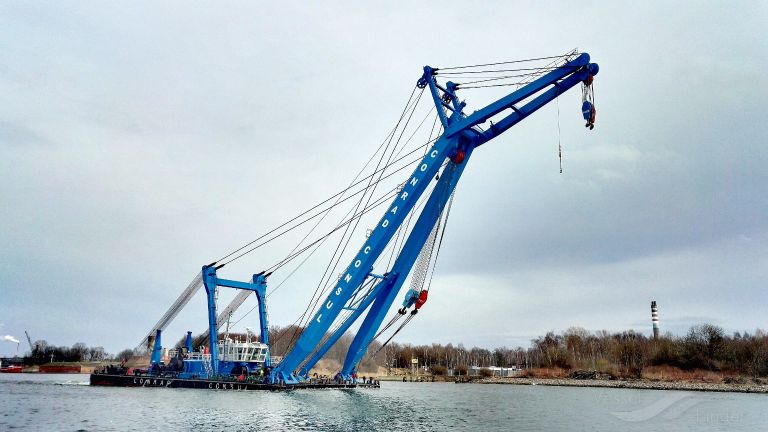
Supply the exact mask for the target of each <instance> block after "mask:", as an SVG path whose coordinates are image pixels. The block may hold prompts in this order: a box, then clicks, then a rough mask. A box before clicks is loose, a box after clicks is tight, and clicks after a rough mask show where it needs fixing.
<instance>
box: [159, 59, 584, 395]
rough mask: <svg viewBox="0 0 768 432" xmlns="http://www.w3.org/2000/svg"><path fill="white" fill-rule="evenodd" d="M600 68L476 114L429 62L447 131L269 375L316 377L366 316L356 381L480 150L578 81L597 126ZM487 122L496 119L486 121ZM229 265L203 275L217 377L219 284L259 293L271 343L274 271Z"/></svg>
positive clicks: (426, 83)
mask: <svg viewBox="0 0 768 432" xmlns="http://www.w3.org/2000/svg"><path fill="white" fill-rule="evenodd" d="M598 70H599V68H598V65H597V64H595V63H590V57H589V55H588V54H586V53H582V54H580V55H578V56H576V57H575V58H572V59H570V60H568V61H567V62H565V63H564V64H563V65H561V66H558V67H556V68H552V70H551V71H549V72H547V73H545V74H543V75H541V76H540V77H538V78H536V79H534V80H532V81H531V82H529V83H527V84H525V85H523V86H521V87H519V88H518V89H517V90H515V91H513V92H512V93H509V94H507V95H506V96H504V97H502V98H500V99H498V100H496V101H495V102H493V103H491V104H489V105H487V106H486V107H484V108H482V109H480V110H478V111H475V112H473V113H471V114H465V113H464V112H463V109H464V107H465V106H466V103H465V102H464V101H461V100H460V99H459V97H458V96H457V94H456V92H457V91H458V90H460V89H461V85H460V84H456V83H454V82H451V81H448V82H446V83H445V84H444V85H441V84H439V83H438V81H437V78H438V77H439V76H440V75H441V72H440V69H438V68H432V67H429V66H425V67H424V72H423V74H422V76H421V77H420V78H419V79H418V81H417V84H416V86H417V87H418V88H420V89H428V90H429V94H430V95H431V97H432V101H433V102H434V105H435V107H436V108H437V115H438V118H439V120H440V123H441V124H442V127H443V130H444V132H443V134H442V135H441V136H440V137H439V139H437V140H436V141H435V142H434V143H433V144H432V146H431V147H430V148H429V149H428V151H427V152H426V154H425V155H424V157H423V159H421V161H420V162H419V163H418V165H417V166H416V168H415V170H414V171H413V172H412V173H411V175H410V176H409V177H408V178H407V179H406V180H405V182H404V183H402V188H401V189H400V190H399V191H398V192H397V195H396V196H395V197H394V199H392V202H391V203H390V205H389V207H388V208H387V209H386V211H385V212H384V214H383V215H382V217H381V219H380V220H379V221H378V223H377V224H376V226H375V228H373V229H372V231H371V232H370V234H369V235H368V237H367V238H366V240H365V242H364V243H363V245H362V246H361V247H360V249H359V250H358V252H357V253H356V255H355V256H354V258H353V259H352V261H351V262H350V263H349V265H348V266H347V267H346V269H345V270H344V271H343V272H342V274H341V277H340V278H339V280H338V282H337V283H336V284H335V285H334V286H333V289H332V290H331V291H330V293H329V294H328V295H327V297H326V298H325V299H324V301H323V302H322V303H320V306H319V307H318V310H317V311H316V312H315V313H314V315H313V316H312V318H311V320H310V321H309V322H308V324H307V325H306V327H305V328H304V329H303V331H302V333H301V335H300V336H299V338H298V340H297V341H296V343H295V344H294V345H293V347H292V348H291V349H290V351H289V352H288V353H287V354H286V355H285V357H284V358H283V359H282V361H280V362H279V363H278V364H276V365H272V366H273V367H271V369H270V373H269V376H268V378H267V379H268V381H269V382H271V383H281V384H286V385H290V384H297V383H301V382H302V381H303V380H305V379H306V378H307V377H308V374H309V371H310V369H311V368H312V367H313V366H314V365H315V364H316V363H317V362H318V361H319V360H320V359H321V358H322V357H323V356H324V355H325V354H326V353H327V352H328V350H329V349H330V348H331V347H332V346H333V345H334V344H335V343H336V342H337V341H338V340H339V338H340V337H341V336H342V335H343V334H344V333H345V332H347V331H348V330H349V329H350V327H351V326H352V325H353V324H354V323H355V322H358V320H360V319H362V323H361V324H360V326H359V329H358V330H357V332H356V334H355V335H354V339H353V341H352V343H351V346H350V347H349V350H348V352H347V353H346V358H345V360H344V363H343V366H342V368H341V371H340V372H339V377H340V378H342V379H351V378H352V377H353V376H354V374H355V371H356V367H357V365H358V363H359V362H360V361H361V359H362V358H363V356H364V355H365V353H366V351H367V349H368V346H369V345H370V343H371V342H372V341H373V340H374V338H375V337H376V333H377V331H378V330H379V328H380V327H381V325H382V321H383V320H384V318H385V314H386V313H387V312H388V311H389V310H390V308H391V306H392V304H393V302H394V300H395V297H396V296H397V294H398V292H399V291H400V289H401V287H402V286H403V283H404V282H405V279H406V277H407V276H408V274H409V272H410V271H411V269H412V267H413V266H414V263H415V262H416V261H417V259H418V256H419V253H420V251H421V250H422V248H423V246H424V245H425V242H427V241H428V240H429V238H430V236H431V235H433V232H434V229H435V226H436V224H437V223H438V221H439V220H440V218H441V215H442V214H443V211H444V209H445V208H446V206H447V205H448V203H449V200H450V199H451V197H452V195H453V191H454V189H455V188H456V185H457V183H458V182H459V179H460V178H461V175H462V173H463V172H464V169H465V168H466V166H467V164H468V163H469V160H470V158H471V156H472V154H473V152H474V151H475V149H477V148H478V147H480V146H481V145H483V144H485V143H487V142H488V141H491V140H492V139H494V138H496V137H497V136H499V135H501V134H502V133H504V132H505V131H506V130H508V129H509V128H511V127H512V126H514V125H516V124H517V123H518V122H520V121H521V120H523V119H524V118H526V117H528V116H529V115H531V114H532V113H534V112H535V111H536V110H538V109H539V108H541V107H543V106H544V105H546V104H547V103H549V102H551V101H553V100H554V99H555V98H557V97H558V96H559V95H560V94H562V93H564V92H565V91H567V90H569V89H571V88H572V87H574V86H576V85H578V84H583V86H584V100H583V105H582V113H583V115H584V119H585V120H586V121H587V124H586V126H587V127H589V128H590V129H591V128H592V127H593V125H594V121H595V108H594V105H593V101H592V99H591V97H588V95H589V94H590V92H591V84H592V80H593V77H594V76H595V75H597V73H598ZM492 120H495V122H494V121H492ZM486 123H489V124H488V125H486ZM441 168H442V171H441ZM434 178H437V180H436V184H435V185H434V187H433V189H432V190H431V193H430V194H429V196H428V197H425V198H426V203H425V204H424V207H423V209H422V210H421V213H420V214H419V216H418V219H417V220H416V222H415V224H414V225H413V228H412V229H411V230H410V233H409V235H408V237H407V239H406V240H405V242H404V246H403V247H402V249H401V250H400V253H399V254H398V255H397V257H396V259H395V261H394V264H393V265H392V267H391V268H389V271H387V272H386V273H383V274H378V273H376V272H375V269H374V263H375V262H376V260H377V258H378V257H379V256H380V255H381V254H382V253H383V251H384V249H385V247H387V245H388V244H389V243H390V241H391V240H392V238H393V236H394V235H395V233H396V232H397V230H398V228H399V227H400V226H401V225H402V224H403V223H404V221H405V219H406V217H407V216H408V215H409V214H410V213H411V212H412V211H414V207H415V205H416V202H417V200H419V198H420V197H422V195H423V194H424V193H425V191H426V190H427V189H428V185H429V184H430V183H431V181H432V179H434ZM222 266H223V264H221V265H217V264H216V263H213V264H209V265H206V266H204V267H203V271H202V281H203V285H204V286H205V289H206V292H207V299H208V320H209V332H208V337H209V346H210V349H211V359H212V365H211V366H212V368H213V374H214V375H216V374H217V373H218V371H219V370H218V367H219V365H218V364H217V362H218V360H217V357H218V356H217V351H216V350H217V337H218V336H217V335H218V329H217V314H216V295H217V294H216V293H217V289H218V287H220V286H223V287H231V288H237V289H245V290H250V291H254V292H255V293H256V295H257V299H258V301H259V318H260V323H261V334H262V341H263V342H264V343H267V341H266V338H267V334H268V332H267V328H268V327H267V316H266V313H267V312H266V306H265V289H266V283H267V282H266V279H267V277H268V276H269V274H264V273H260V274H256V275H254V277H253V280H252V281H251V282H248V283H246V282H236V281H231V280H225V279H219V278H218V277H217V275H216V271H217V270H218V269H219V268H221V267H222ZM425 300H426V296H425V295H422V296H420V295H414V293H412V292H409V294H408V295H407V297H406V301H405V302H404V308H403V310H402V312H404V311H405V309H407V308H408V307H410V306H412V305H414V304H415V305H416V307H419V306H420V305H421V304H423V302H424V301H425ZM343 311H346V312H347V313H348V314H347V315H346V318H344V319H343V320H342V321H341V323H339V324H337V326H336V327H335V328H334V329H333V330H332V331H331V325H332V324H333V323H334V322H335V321H336V320H337V318H339V317H340V314H341V313H342V312H343ZM329 331H330V333H329ZM158 336H159V335H158Z"/></svg>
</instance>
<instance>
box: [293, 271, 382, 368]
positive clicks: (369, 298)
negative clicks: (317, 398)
mask: <svg viewBox="0 0 768 432" xmlns="http://www.w3.org/2000/svg"><path fill="white" fill-rule="evenodd" d="M395 277H396V276H395V275H393V274H392V273H389V274H388V275H387V276H386V278H384V280H382V281H379V283H377V284H376V286H375V287H374V288H373V289H372V290H371V292H369V293H368V295H366V296H365V298H364V299H363V300H362V301H361V302H360V304H358V306H357V308H356V309H355V310H354V311H353V312H352V313H351V314H350V315H349V317H347V319H346V320H344V322H343V323H342V324H341V325H340V326H339V328H338V329H336V331H335V332H333V334H331V336H330V337H329V338H328V340H327V341H325V343H323V345H322V346H320V348H318V350H317V351H316V352H315V353H314V354H312V356H311V357H310V358H309V360H307V361H306V362H305V363H304V364H303V365H302V366H301V370H300V371H299V376H304V377H305V376H307V375H309V371H310V369H312V368H313V367H314V366H315V364H317V362H318V361H320V359H322V358H323V356H324V355H325V353H327V352H328V350H329V349H331V347H332V346H333V345H335V344H336V342H338V341H339V339H340V338H341V337H342V336H344V333H346V332H347V330H349V328H350V327H351V326H352V324H354V322H355V321H357V319H358V318H359V317H360V315H362V313H363V312H365V311H366V309H368V306H370V305H371V302H373V300H374V299H375V298H376V295H377V294H378V293H379V291H381V289H382V288H383V287H385V286H386V285H388V284H390V283H391V281H392V280H393V279H394V278H395Z"/></svg>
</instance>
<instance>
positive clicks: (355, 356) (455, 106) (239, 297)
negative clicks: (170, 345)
mask: <svg viewBox="0 0 768 432" xmlns="http://www.w3.org/2000/svg"><path fill="white" fill-rule="evenodd" d="M531 62H539V63H542V62H546V64H544V65H543V66H531ZM539 63H536V64H539ZM598 71H599V67H598V65H597V64H596V63H591V62H590V56H589V54H587V53H578V52H576V51H575V50H574V51H571V52H568V53H566V54H563V55H558V56H550V57H540V58H536V59H525V60H514V61H508V62H496V63H486V64H477V65H468V66H455V67H443V68H436V67H430V66H425V67H424V68H423V72H422V74H421V76H420V77H419V78H418V80H417V82H416V85H415V87H414V88H413V90H412V92H411V96H410V97H409V99H408V102H407V103H406V107H405V108H404V110H403V112H402V113H401V115H400V117H399V119H398V121H397V124H396V125H395V127H394V128H393V129H392V130H391V132H390V133H389V135H388V136H387V139H385V140H384V142H383V143H382V145H381V146H380V147H379V150H377V153H374V156H376V155H378V154H380V156H379V157H378V163H377V164H376V166H375V168H374V169H373V171H372V173H371V174H370V175H369V176H367V177H362V178H360V175H361V174H358V177H356V178H355V180H354V181H353V182H352V183H351V184H350V186H349V187H348V188H347V189H345V190H343V191H342V192H340V193H338V194H336V195H334V196H332V197H331V198H329V199H328V200H326V201H323V202H321V203H320V204H318V205H316V206H314V207H312V208H311V209H310V210H308V211H306V212H304V213H302V214H300V215H298V216H296V217H294V218H293V219H291V220H289V221H288V222H286V223H285V224H282V225H280V226H278V227H277V228H275V229H273V230H271V231H269V232H267V233H266V234H265V235H263V236H261V237H259V238H257V239H256V240H253V241H251V242H249V243H247V244H246V245H244V246H242V247H240V248H238V249H236V250H235V251H233V252H231V253H230V254H228V255H226V256H224V257H222V258H221V259H219V260H216V261H214V262H212V263H210V264H207V265H204V266H202V270H201V271H200V273H198V274H197V275H196V276H195V278H194V279H193V280H192V282H191V283H190V284H189V285H188V287H187V288H186V289H185V290H184V291H183V292H182V294H181V295H180V296H179V298H178V299H177V300H176V301H175V302H174V304H173V305H172V307H171V308H170V309H169V310H168V311H167V312H166V313H165V314H164V315H163V316H162V317H161V319H160V320H159V321H158V322H157V323H156V325H155V326H153V327H152V329H151V330H150V331H149V332H148V333H147V336H146V337H145V338H144V340H143V341H142V343H141V344H140V346H145V347H151V356H150V362H149V367H147V368H146V369H133V370H128V369H127V368H125V367H122V366H109V367H106V368H104V369H103V370H100V371H97V372H95V373H93V374H92V375H91V377H90V382H91V385H97V386H101V385H103V386H134V387H187V388H203V389H219V390H222V389H223V390H286V389H288V390H289V389H298V388H354V387H378V386H379V383H378V382H377V381H376V380H374V379H371V378H365V377H360V376H358V373H357V369H358V366H359V364H360V362H361V360H362V359H363V357H364V356H365V355H366V354H369V355H371V353H369V352H368V351H369V349H370V348H371V347H374V349H375V348H376V347H375V346H374V344H373V342H374V341H376V340H377V339H379V338H380V336H381V335H382V334H383V333H384V332H386V331H389V330H390V329H394V332H393V334H392V335H391V336H390V337H389V339H387V340H386V341H385V342H384V343H383V344H381V343H379V344H378V350H380V349H381V348H382V347H383V346H386V344H387V343H389V341H391V340H392V338H393V337H394V336H395V335H396V334H397V333H398V332H399V331H400V330H401V329H402V328H403V327H404V326H405V325H406V324H408V323H409V322H410V321H411V320H413V319H414V317H416V314H417V313H418V311H419V309H420V308H421V307H423V306H424V304H425V303H426V301H427V299H428V294H429V288H430V286H431V280H432V279H431V276H429V275H428V273H429V269H430V267H431V268H432V272H433V273H434V263H435V262H436V261H437V256H438V254H439V250H440V245H441V243H442V238H443V234H444V233H445V227H446V222H447V218H448V215H449V214H450V206H451V204H452V202H453V197H454V191H455V189H456V185H457V183H458V181H459V179H460V178H461V175H462V173H463V171H464V169H465V167H466V166H467V164H468V163H469V161H470V159H471V156H472V154H473V152H474V151H475V150H476V149H477V148H478V147H480V146H482V145H483V144H486V143H488V142H489V141H491V140H493V139H495V138H497V137H498V136H499V135H501V134H503V133H504V132H505V131H507V130H508V129H510V128H511V127H513V126H514V125H516V124H517V123H519V122H520V121H522V120H523V119H525V118H526V117H528V116H529V115H531V114H532V113H534V112H535V111H537V110H538V109H540V108H542V107H543V106H545V105H546V104H548V103H550V102H552V101H555V100H556V99H557V98H558V97H559V96H560V95H561V94H563V93H564V92H566V91H568V90H569V89H571V88H573V87H575V86H577V85H581V88H582V104H581V111H582V116H583V119H584V120H585V121H586V124H585V126H586V127H587V129H590V130H591V129H592V128H593V127H594V124H595V113H596V110H595V106H594V92H593V80H594V77H595V75H597V73H598ZM443 79H445V80H443ZM503 86H513V87H515V88H514V90H513V91H511V92H510V93H508V94H506V95H504V96H502V97H501V98H498V99H496V100H495V101H493V102H492V103H490V104H488V105H486V106H485V107H483V108H480V109H478V110H476V111H474V112H472V113H465V112H464V108H465V107H466V105H467V104H466V102H465V101H464V100H461V99H460V97H459V94H460V92H462V91H468V90H471V89H476V88H486V89H487V88H492V87H503ZM423 94H427V95H428V98H425V99H431V104H428V105H429V106H430V108H429V109H430V115H431V113H432V112H434V122H433V127H432V130H430V132H429V137H428V139H427V141H426V142H425V143H423V144H421V145H419V146H417V147H416V148H415V149H414V150H412V151H410V152H407V153H406V152H405V150H404V149H405V146H406V144H408V142H409V141H410V140H411V138H413V136H414V135H410V138H407V139H406V140H405V141H402V140H403V138H404V136H407V134H406V133H405V132H406V130H407V129H406V128H408V127H410V126H409V124H410V122H411V118H412V117H413V114H414V112H415V110H416V107H417V106H418V105H419V101H420V100H421V96H422V95H423ZM432 105H433V106H432ZM558 113H559V110H558ZM426 118H427V117H425V120H426ZM558 121H559V120H558ZM423 123H424V120H422V124H423ZM435 126H437V129H436V128H435ZM418 128H421V124H420V125H419V126H418ZM408 130H409V129H408ZM417 130H418V129H417ZM409 131H410V130H409ZM435 131H436V133H435ZM415 133H416V132H414V134H415ZM401 142H403V144H401ZM396 150H398V151H396ZM403 153H404V156H400V155H402V154H403ZM413 155H416V157H415V158H414V159H413V160H411V161H406V162H405V163H404V164H403V163H402V162H401V161H405V160H407V159H408V157H411V156H413ZM372 160H375V158H374V157H373V156H372ZM369 162H370V161H369ZM398 164H401V165H402V166H399V168H397V167H398ZM406 168H411V169H412V171H411V174H410V175H409V176H408V177H406V178H405V180H403V181H402V182H400V183H398V184H397V185H396V186H395V187H394V188H393V189H392V190H390V191H387V192H386V193H384V194H382V195H380V196H378V197H375V196H374V192H375V189H376V187H377V185H378V184H379V183H380V182H382V181H383V180H384V179H386V178H389V177H391V176H392V175H394V174H396V173H398V172H399V171H401V170H403V169H406ZM361 172H362V171H361ZM561 172H562V168H561ZM356 188H357V190H355V189H356ZM355 197H357V198H356V199H357V201H356V204H355V205H354V208H353V209H351V210H350V211H349V212H348V213H347V215H346V216H345V217H344V218H342V221H341V222H340V223H339V224H338V225H336V226H335V227H334V229H333V230H331V231H330V232H329V233H327V234H325V235H323V236H321V237H319V238H318V239H317V240H314V241H312V242H307V241H306V239H307V238H308V236H309V234H307V235H306V236H305V237H304V238H303V239H302V241H301V242H299V245H298V246H296V247H295V248H294V249H293V250H291V252H290V253H289V254H288V256H287V257H286V259H284V260H281V261H280V262H279V263H277V264H276V265H274V266H272V267H269V268H268V269H266V270H264V271H261V272H258V273H256V274H253V275H252V277H251V279H250V280H249V281H247V282H242V281H237V280H232V279H225V278H221V277H220V276H219V272H220V271H221V269H222V268H223V267H224V266H226V265H227V264H229V263H231V262H232V261H234V260H237V259H239V258H240V257H242V256H244V255H246V254H248V253H249V252H251V251H253V250H254V249H256V248H258V247H260V246H263V245H264V244H267V243H269V242H270V241H271V240H272V239H274V238H276V237H279V236H281V235H282V234H284V233H285V232H288V231H290V230H292V229H295V228H296V227H299V226H301V225H304V224H306V223H307V222H309V221H312V220H315V221H317V220H318V219H317V218H319V217H320V216H322V218H324V217H325V215H327V211H330V209H332V208H334V207H335V206H336V205H338V204H340V203H342V202H346V201H348V200H351V198H355ZM352 202H353V203H354V202H355V201H352ZM329 203H330V204H329ZM387 203H389V204H388V206H387V207H386V210H385V211H384V212H383V215H382V216H381V218H380V219H378V222H377V223H376V225H375V226H374V227H373V228H371V229H369V230H367V232H366V234H365V239H364V241H363V244H362V246H360V248H359V249H358V250H357V252H356V253H355V254H354V255H353V257H352V258H351V260H350V261H348V262H349V264H348V265H347V266H346V267H345V268H343V271H341V272H340V273H338V278H337V279H334V278H332V277H331V275H332V274H334V273H333V272H332V270H331V271H329V269H336V267H335V265H336V264H338V263H339V261H340V260H341V258H342V253H343V252H344V250H346V244H348V243H349V241H350V239H351V238H352V236H353V234H354V232H355V229H356V228H357V223H358V222H359V220H360V218H361V216H362V215H363V214H366V213H368V212H369V211H371V210H372V209H374V208H376V207H379V206H381V205H384V204H387ZM320 220H322V219H320ZM317 223H319V222H317ZM316 226H317V224H316V225H315V227H316ZM311 232H312V231H310V233H311ZM339 232H343V235H342V237H341V238H342V241H340V242H339V245H341V246H343V247H341V246H337V251H335V252H334V255H333V257H332V261H334V260H335V264H334V265H333V266H329V267H328V268H327V269H326V272H325V274H324V275H323V278H321V283H320V284H318V290H316V292H315V295H313V297H312V300H311V301H310V305H309V306H308V307H307V309H306V311H305V313H304V314H302V316H301V317H300V320H297V322H301V325H300V326H299V329H300V331H296V332H294V334H293V335H292V337H291V341H290V343H289V348H288V349H287V350H286V352H285V353H283V354H284V355H283V356H282V357H277V356H273V355H272V353H271V346H272V344H271V343H270V340H269V339H270V336H269V324H268V317H267V297H268V295H269V294H268V293H267V280H268V278H270V277H273V275H275V274H277V273H278V272H279V270H281V269H282V267H283V266H284V265H285V264H286V263H287V262H290V261H292V260H293V259H296V258H297V257H299V256H302V254H304V256H306V255H307V254H309V255H311V253H314V250H316V249H315V248H316V247H319V245H321V244H322V243H323V242H325V240H327V239H328V238H329V237H330V236H331V235H333V234H337V233H339ZM345 241H346V244H344V242H345ZM390 250H391V253H389V252H388V251H390ZM337 252H338V253H337ZM385 255H389V259H388V260H387V259H385V258H384V256H385ZM306 259H307V258H304V260H305V261H306ZM302 263H303V261H302ZM299 267H300V265H299ZM297 269H298V267H297ZM294 272H295V270H294ZM292 274H293V272H291V273H290V274H288V277H290V275H292ZM409 275H410V276H411V277H410V287H409V289H408V290H407V291H406V293H405V296H404V298H403V300H402V304H401V305H400V307H397V306H395V307H394V308H393V304H394V301H395V298H396V297H397V294H398V293H399V292H400V291H401V288H402V287H403V285H404V284H405V282H406V281H407V279H408V276H409ZM428 276H429V277H428ZM278 287H279V285H278ZM201 288H205V293H206V301H207V312H208V313H207V316H208V328H207V331H206V333H207V335H205V338H206V339H207V343H206V344H204V345H205V346H203V347H195V346H193V338H192V332H187V335H186V338H185V339H184V340H185V342H184V344H183V346H178V347H177V348H175V349H171V350H163V348H162V341H161V337H162V332H163V330H164V329H165V328H166V327H167V326H168V324H169V323H170V322H171V321H172V320H173V318H174V317H175V316H176V314H178V312H179V311H180V310H181V309H182V308H183V307H184V306H185V305H186V303H187V302H188V301H189V299H190V298H191V297H192V296H193V295H194V294H195V293H196V292H198V291H199V290H200V289H201ZM221 289H233V290H236V291H237V294H236V296H235V298H234V299H233V300H232V302H231V303H230V304H229V305H228V306H227V307H225V308H224V309H223V310H221V311H219V310H218V306H217V303H218V295H219V292H220V290H221ZM273 289H274V288H273ZM273 292H274V291H273ZM251 294H253V295H254V296H255V298H256V300H257V302H258V316H259V334H258V335H257V334H256V333H255V332H253V331H251V330H250V329H248V331H247V333H246V335H245V337H231V335H229V332H228V329H229V324H228V323H229V321H228V320H229V318H230V317H231V316H232V313H233V312H234V310H236V309H237V308H238V307H239V306H240V305H241V304H242V303H243V301H244V300H245V299H246V298H247V297H248V296H249V295H251ZM390 310H393V313H392V315H393V316H392V317H391V319H389V320H388V321H387V323H386V324H384V321H385V318H386V315H387V314H388V313H390ZM224 323H227V332H226V333H225V334H224V335H223V337H222V335H221V334H220V327H221V326H222V325H223V324H224ZM355 323H358V325H357V327H356V328H357V330H356V332H352V331H351V330H350V329H351V328H352V326H353V324H355ZM398 323H399V326H396V325H395V324H398ZM382 325H383V326H382ZM345 334H352V341H351V344H350V345H349V348H348V349H347V350H346V356H345V358H344V361H343V364H342V365H341V368H340V370H339V371H338V373H336V374H335V375H333V376H331V377H325V378H321V377H319V376H318V375H317V374H311V371H312V370H313V368H314V367H315V366H316V365H317V363H318V361H320V360H321V359H322V358H323V357H324V356H325V355H326V354H327V353H328V351H329V349H330V348H331V347H333V346H334V345H335V344H336V343H337V342H338V341H339V340H340V338H341V337H342V336H343V335H345ZM378 350H377V351H376V352H378ZM163 352H166V353H167V355H166V356H163ZM374 354H375V353H374Z"/></svg>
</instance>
